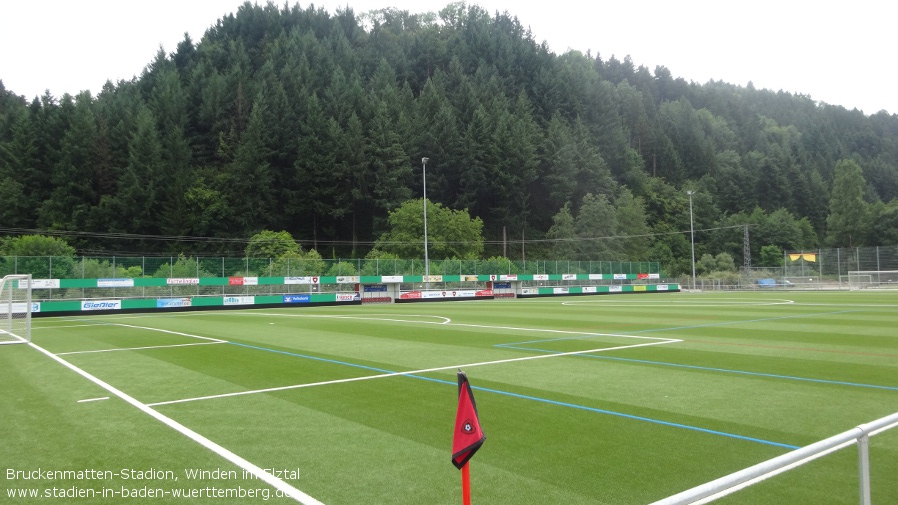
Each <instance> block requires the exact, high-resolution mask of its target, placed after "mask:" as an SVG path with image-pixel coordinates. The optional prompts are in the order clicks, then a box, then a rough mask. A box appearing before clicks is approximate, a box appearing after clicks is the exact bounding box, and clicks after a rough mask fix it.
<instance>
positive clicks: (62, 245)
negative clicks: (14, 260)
mask: <svg viewBox="0 0 898 505" xmlns="http://www.w3.org/2000/svg"><path fill="white" fill-rule="evenodd" d="M0 253H2V254H3V255H4V256H67V257H72V256H74V255H75V248H74V247H72V246H70V245H69V244H68V243H67V242H66V241H65V240H63V239H61V238H58V237H49V236H46V235H22V236H19V237H12V238H7V239H5V240H3V242H2V244H0Z"/></svg>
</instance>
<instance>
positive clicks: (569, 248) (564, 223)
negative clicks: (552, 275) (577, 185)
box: [546, 202, 578, 260]
mask: <svg viewBox="0 0 898 505" xmlns="http://www.w3.org/2000/svg"><path fill="white" fill-rule="evenodd" d="M546 238H547V239H549V240H554V241H555V242H554V243H553V244H552V256H553V257H554V258H555V259H559V260H564V259H576V258H577V257H578V255H577V233H576V231H575V229H574V216H572V215H571V204H570V202H568V203H566V204H564V207H562V208H561V210H559V211H558V214H555V216H554V217H552V227H551V228H549V231H548V232H547V233H546Z"/></svg>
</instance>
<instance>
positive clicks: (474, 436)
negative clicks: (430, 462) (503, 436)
mask: <svg viewBox="0 0 898 505" xmlns="http://www.w3.org/2000/svg"><path fill="white" fill-rule="evenodd" d="M484 440H486V435H484V434H483V430H482V429H480V420H479V419H478V418H477V405H476V404H475V403H474V393H472V392H471V384H470V383H468V376H467V375H465V373H464V372H462V371H461V370H459V371H458V411H456V413H455V431H454V432H453V435H452V464H453V465H455V467H456V468H458V469H462V467H464V466H465V464H466V463H467V462H468V460H469V459H471V457H472V456H474V453H475V452H477V449H480V446H481V445H483V441H484Z"/></svg>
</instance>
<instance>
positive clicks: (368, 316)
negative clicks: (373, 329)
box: [227, 312, 452, 324]
mask: <svg viewBox="0 0 898 505" xmlns="http://www.w3.org/2000/svg"><path fill="white" fill-rule="evenodd" d="M227 315H229V316H278V317H304V318H313V319H357V320H359V321H389V322H393V323H413V324H450V323H452V319H450V318H448V317H445V316H433V315H417V314H365V315H364V316H352V315H347V316H341V315H334V314H281V313H277V312H242V313H236V312H235V313H231V314H227ZM377 316H390V317H377ZM395 317H419V318H424V317H429V318H433V319H440V321H421V320H419V319H393V318H395Z"/></svg>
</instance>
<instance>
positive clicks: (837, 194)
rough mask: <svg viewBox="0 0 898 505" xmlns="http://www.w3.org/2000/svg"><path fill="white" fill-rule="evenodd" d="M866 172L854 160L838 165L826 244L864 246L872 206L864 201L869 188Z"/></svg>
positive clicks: (841, 162)
mask: <svg viewBox="0 0 898 505" xmlns="http://www.w3.org/2000/svg"><path fill="white" fill-rule="evenodd" d="M866 184H867V183H866V181H865V180H864V175H863V171H862V170H861V167H860V165H858V164H857V163H856V162H855V161H854V160H841V161H839V162H838V163H836V171H835V179H834V180H833V191H832V197H831V198H830V200H829V217H827V218H826V227H827V230H826V235H827V242H829V244H830V245H832V246H834V247H845V246H847V247H855V246H858V245H863V244H862V241H863V237H864V233H865V231H866V229H867V228H868V227H869V225H870V223H869V217H868V216H869V205H868V204H867V202H865V201H864V187H865V186H866Z"/></svg>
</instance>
